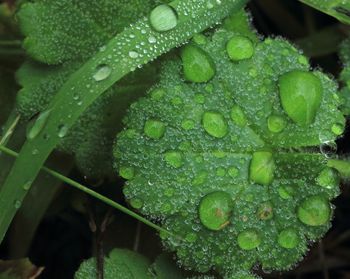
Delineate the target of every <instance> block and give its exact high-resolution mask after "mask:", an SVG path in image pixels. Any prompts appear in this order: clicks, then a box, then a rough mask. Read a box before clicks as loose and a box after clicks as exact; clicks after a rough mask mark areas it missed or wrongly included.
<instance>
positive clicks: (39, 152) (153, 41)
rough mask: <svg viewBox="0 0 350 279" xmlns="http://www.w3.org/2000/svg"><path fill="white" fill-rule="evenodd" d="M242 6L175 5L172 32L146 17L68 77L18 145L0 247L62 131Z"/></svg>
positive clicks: (4, 194) (239, 0) (229, 1)
mask: <svg viewBox="0 0 350 279" xmlns="http://www.w3.org/2000/svg"><path fill="white" fill-rule="evenodd" d="M247 2H248V0H225V1H211V3H210V5H208V0H196V1H194V0H182V1H180V0H175V1H173V2H171V3H169V4H170V5H171V6H172V7H173V8H174V9H175V10H176V12H177V16H178V17H177V25H176V27H174V28H173V29H171V30H168V31H166V32H157V31H156V30H155V29H154V28H152V22H150V19H149V18H148V17H145V18H143V19H140V20H139V21H138V22H136V23H135V24H134V25H132V26H131V27H129V28H127V29H125V30H124V31H123V32H121V33H119V34H118V35H116V36H115V37H114V38H113V39H111V40H110V41H109V43H108V44H107V45H106V46H105V47H104V48H103V51H99V52H98V53H97V54H96V55H95V56H93V57H92V58H91V59H90V60H89V61H87V62H86V63H85V64H84V65H83V66H82V67H81V68H80V69H79V70H78V71H76V72H75V73H73V74H72V75H71V76H70V77H69V79H68V80H67V82H66V83H65V84H64V85H63V86H62V88H61V89H60V90H59V91H58V92H57V94H56V95H55V96H54V98H53V100H52V101H51V103H50V104H49V106H48V111H46V114H45V116H46V117H45V124H44V125H41V128H40V131H39V132H38V133H36V136H35V137H34V138H32V139H30V140H27V141H26V143H25V144H24V145H23V147H22V149H21V152H20V153H19V156H18V158H17V160H16V162H15V164H14V166H13V167H12V169H11V172H10V174H9V175H8V176H7V179H6V181H5V183H4V185H3V187H2V189H1V192H0V205H1V211H0V243H1V242H2V240H3V238H4V236H5V233H6V231H7V229H8V227H9V225H10V223H11V221H12V219H13V217H14V215H15V213H16V208H15V207H14V206H13V203H14V202H15V201H16V202H17V201H18V202H22V201H23V199H24V198H25V196H26V194H27V191H24V190H23V189H22V188H23V187H22V186H23V185H29V186H30V184H31V183H32V182H33V181H34V179H35V178H36V176H37V174H38V173H39V171H40V169H41V167H42V166H43V164H44V163H45V161H46V159H47V158H48V156H49V155H50V153H51V152H52V151H53V150H54V149H55V147H56V146H57V144H58V143H59V142H60V141H61V140H62V137H63V136H62V134H61V133H60V132H59V131H60V129H61V128H62V127H63V128H64V131H67V130H68V129H70V128H71V127H72V126H73V125H74V123H75V122H76V120H77V119H78V118H79V117H80V116H81V115H82V114H83V113H84V111H85V110H86V109H87V108H88V107H89V106H90V105H91V104H92V103H93V102H94V101H95V100H96V99H97V98H98V97H99V96H101V95H102V94H103V93H104V92H105V91H106V90H107V89H108V88H110V87H111V86H112V85H113V84H114V83H116V82H117V81H118V80H120V79H121V78H123V77H124V76H125V75H127V74H128V73H130V72H132V71H134V70H135V69H137V68H138V67H141V66H142V65H144V64H147V63H148V62H150V61H152V60H154V59H156V58H157V57H159V56H160V55H162V54H164V53H166V52H168V51H170V50H171V49H173V48H175V47H178V46H180V45H181V44H183V43H185V42H187V41H188V40H189V39H191V37H192V36H193V35H194V34H196V33H198V32H201V31H203V30H205V29H207V28H208V27H211V26H214V25H215V24H216V23H218V22H219V21H220V20H221V19H223V18H225V17H226V16H228V15H229V14H230V13H232V12H234V11H238V10H239V9H241V8H242V7H243V6H244V5H245V4H246V3H247ZM131 38H132V39H131ZM136 51H137V52H136ZM106 73H107V74H106ZM87 88H89V90H87ZM41 121H42V120H41ZM33 151H35V152H34V153H33Z"/></svg>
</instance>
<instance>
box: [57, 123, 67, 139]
mask: <svg viewBox="0 0 350 279" xmlns="http://www.w3.org/2000/svg"><path fill="white" fill-rule="evenodd" d="M67 132H68V127H67V126H66V125H60V126H59V127H58V137H60V138H63V137H65V136H66V135H67Z"/></svg>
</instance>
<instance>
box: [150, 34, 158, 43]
mask: <svg viewBox="0 0 350 279" xmlns="http://www.w3.org/2000/svg"><path fill="white" fill-rule="evenodd" d="M148 42H149V43H150V44H155V43H156V42H157V39H156V37H154V36H149V37H148Z"/></svg>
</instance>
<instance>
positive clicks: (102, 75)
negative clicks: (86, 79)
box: [92, 64, 112, 81]
mask: <svg viewBox="0 0 350 279" xmlns="http://www.w3.org/2000/svg"><path fill="white" fill-rule="evenodd" d="M111 73H112V69H111V67H109V66H108V65H106V64H102V65H99V66H98V67H97V71H96V73H95V74H94V75H93V76H92V77H93V78H94V80H96V81H101V80H105V79H106V78H108V77H109V76H110V74H111Z"/></svg>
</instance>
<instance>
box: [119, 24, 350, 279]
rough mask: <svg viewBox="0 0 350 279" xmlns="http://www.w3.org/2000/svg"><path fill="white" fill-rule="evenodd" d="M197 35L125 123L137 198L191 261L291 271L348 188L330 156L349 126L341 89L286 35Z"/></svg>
mask: <svg viewBox="0 0 350 279" xmlns="http://www.w3.org/2000/svg"><path fill="white" fill-rule="evenodd" d="M196 41H197V42H199V43H201V44H194V43H192V44H191V45H188V46H185V47H184V48H183V49H182V51H181V57H182V63H181V61H179V60H174V61H170V62H168V63H167V64H166V66H165V67H164V69H163V70H162V76H161V81H160V83H159V85H158V86H157V87H156V88H155V89H154V90H152V91H151V92H149V94H148V96H147V97H145V98H141V99H140V100H139V101H137V102H136V103H134V104H133V105H132V106H131V108H130V110H129V112H128V114H127V117H126V118H125V120H124V123H125V125H126V128H125V130H124V131H123V132H121V133H120V134H119V135H118V137H117V141H116V148H115V157H116V161H117V165H118V166H119V172H120V175H121V176H122V177H124V178H126V179H128V181H127V183H126V186H125V188H124V193H125V195H126V198H127V200H128V201H129V202H130V205H131V206H133V207H134V208H136V209H137V210H139V211H140V212H141V213H143V214H145V215H147V216H149V217H150V218H152V219H159V220H161V222H162V224H163V226H164V227H165V228H166V229H167V230H169V231H171V232H173V235H176V236H177V237H174V236H163V240H164V244H165V246H166V247H167V248H170V249H171V250H173V251H176V252H177V255H178V258H179V260H180V261H181V263H182V264H183V265H184V266H186V267H188V268H192V269H195V270H197V271H201V272H206V271H208V270H210V269H215V270H217V271H219V272H220V273H222V274H225V275H226V276H227V278H239V276H240V275H239V274H242V272H243V273H245V272H249V270H250V269H252V268H253V267H254V266H256V265H257V264H259V265H262V267H263V269H264V270H284V269H289V268H290V267H292V266H294V265H295V264H296V263H297V262H298V261H300V260H301V259H302V257H303V255H304V254H305V253H306V251H307V249H308V243H309V241H316V240H317V239H319V238H320V237H321V236H322V235H323V234H324V233H325V232H326V231H327V230H328V229H329V227H330V220H331V208H332V207H331V205H330V203H329V201H330V200H331V199H333V198H334V197H336V196H337V195H338V194H339V178H338V174H337V173H336V171H334V170H333V169H331V168H329V167H327V156H332V155H329V154H322V153H321V152H320V146H321V151H322V152H324V145H328V144H331V143H332V142H334V141H335V139H336V138H337V137H338V136H340V134H341V133H342V131H343V130H344V126H345V119H344V117H343V115H342V113H341V111H340V110H339V109H338V106H339V105H340V102H339V96H338V92H337V85H336V83H335V82H334V80H333V79H331V78H330V77H328V76H327V75H325V74H323V73H322V72H320V71H319V70H316V71H311V68H310V65H309V63H308V60H307V58H306V57H305V56H303V55H302V54H301V52H300V50H298V49H296V48H295V47H293V46H292V45H291V44H289V43H288V42H287V41H285V40H283V39H280V38H277V39H271V38H266V39H265V40H263V41H259V42H257V43H253V42H252V41H251V42H249V40H248V39H247V38H246V37H242V35H240V34H237V33H232V32H227V31H224V30H219V31H217V32H216V33H215V34H214V35H213V36H210V37H207V38H202V40H200V41H199V40H196ZM290 97H292V98H290ZM242 276H243V275H242Z"/></svg>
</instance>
